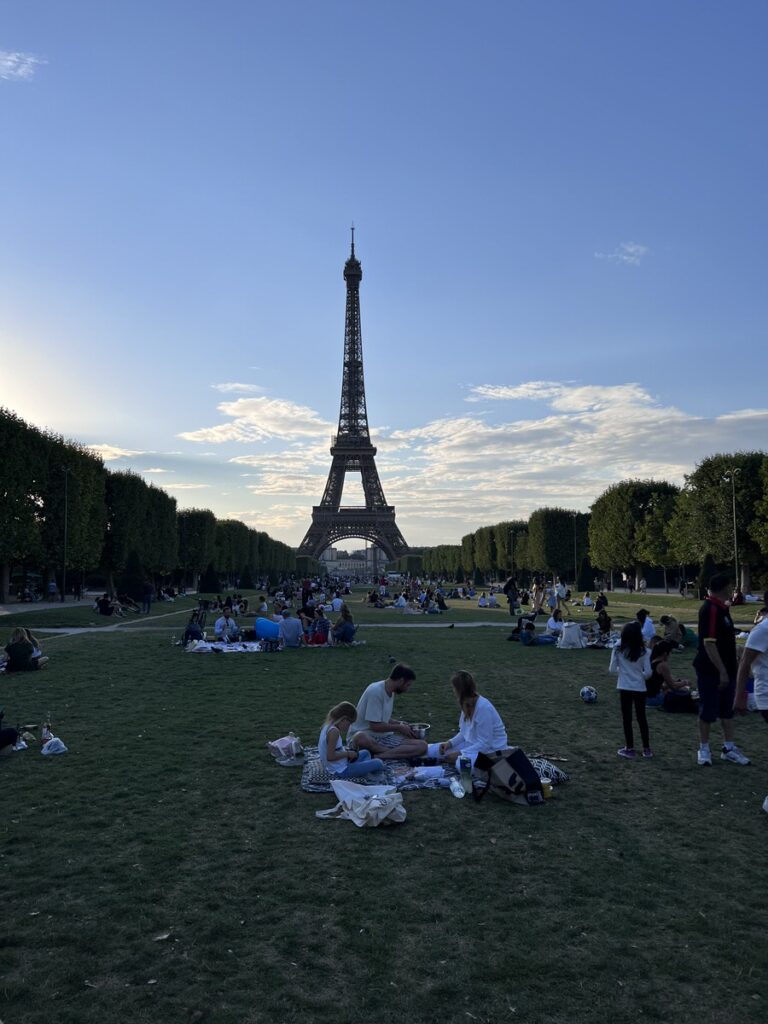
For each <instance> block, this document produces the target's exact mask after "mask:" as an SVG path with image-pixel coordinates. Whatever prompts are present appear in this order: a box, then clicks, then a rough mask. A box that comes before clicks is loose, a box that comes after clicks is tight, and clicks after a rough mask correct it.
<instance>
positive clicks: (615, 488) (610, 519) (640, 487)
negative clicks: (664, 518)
mask: <svg viewBox="0 0 768 1024" xmlns="http://www.w3.org/2000/svg"><path fill="white" fill-rule="evenodd" d="M677 491H678V488H677V487H675V485H674V484H670V483H668V482H667V481H666V480H622V481H621V482H620V483H617V484H613V485H612V486H611V487H609V488H608V489H607V490H606V491H604V492H603V493H602V494H601V495H600V497H599V498H597V500H596V501H595V502H594V504H593V505H592V509H591V512H592V518H591V520H590V523H589V553H590V558H591V560H592V563H593V565H597V566H599V567H600V568H601V569H603V570H604V571H608V572H609V573H610V575H611V586H613V573H614V572H615V571H616V570H617V569H618V570H624V571H627V572H633V573H634V574H635V576H636V577H639V576H641V575H642V561H643V559H642V557H641V556H640V552H639V549H638V539H639V532H640V530H641V528H642V526H643V524H644V523H645V520H646V516H647V515H648V514H649V513H650V512H652V510H653V508H654V507H655V504H657V503H658V502H659V501H660V500H661V497H662V496H664V495H668V494H671V495H673V496H674V495H675V494H677Z"/></svg>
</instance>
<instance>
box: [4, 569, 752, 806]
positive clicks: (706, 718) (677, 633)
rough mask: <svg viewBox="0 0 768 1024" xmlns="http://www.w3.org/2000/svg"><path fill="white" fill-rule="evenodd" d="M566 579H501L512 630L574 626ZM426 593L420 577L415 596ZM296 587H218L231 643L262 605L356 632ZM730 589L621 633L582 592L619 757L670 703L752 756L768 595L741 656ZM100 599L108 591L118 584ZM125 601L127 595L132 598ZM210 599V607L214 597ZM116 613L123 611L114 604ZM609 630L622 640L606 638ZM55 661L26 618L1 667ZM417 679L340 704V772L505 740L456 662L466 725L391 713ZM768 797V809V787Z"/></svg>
mask: <svg viewBox="0 0 768 1024" xmlns="http://www.w3.org/2000/svg"><path fill="white" fill-rule="evenodd" d="M558 584H559V581H556V583H555V585H554V586H553V587H550V588H545V587H540V586H539V585H538V583H537V581H536V580H534V584H533V587H532V589H531V591H530V593H529V594H528V595H523V594H521V592H520V591H519V590H518V588H517V585H516V582H515V581H514V580H513V579H511V580H509V581H508V582H507V584H506V585H505V587H504V588H501V591H500V592H503V593H504V596H505V597H506V598H507V601H508V602H509V607H510V613H511V614H512V615H514V614H516V612H517V611H518V610H519V609H520V604H521V600H522V599H523V598H524V597H525V598H527V600H528V601H530V602H531V604H532V610H531V612H529V613H528V614H523V615H520V616H519V617H518V626H517V629H516V630H515V631H513V635H514V634H515V633H516V634H517V638H518V639H519V640H520V641H521V642H523V643H529V644H530V643H534V642H535V643H537V644H538V643H545V644H546V643H554V642H556V641H557V638H558V636H559V635H560V634H561V633H562V631H563V630H564V629H565V627H566V626H567V625H568V623H566V621H565V619H564V615H563V612H564V611H566V612H567V611H568V602H569V595H568V593H567V591H566V590H565V589H564V590H563V593H560V591H559V586H558ZM421 592H422V590H421V588H420V590H419V594H418V595H417V597H416V599H417V600H419V597H420V595H421ZM423 593H424V598H425V599H426V600H428V601H434V600H435V599H436V597H435V592H434V591H432V592H431V593H430V590H429V589H427V590H424V591H423ZM295 596H296V597H297V599H298V607H297V608H296V610H295V611H294V609H293V607H292V605H293V597H294V594H285V593H284V592H278V593H277V594H275V595H273V601H272V604H271V606H270V603H269V602H268V600H267V597H266V595H261V596H260V597H259V598H258V599H257V600H255V601H254V602H253V606H252V608H250V609H249V604H248V601H247V600H246V599H244V598H242V597H241V595H239V594H233V595H232V596H231V597H230V596H228V597H227V598H225V599H223V600H221V599H219V598H217V599H216V610H219V611H220V612H221V614H220V615H219V616H218V617H217V619H216V621H215V624H214V635H215V637H216V639H217V640H219V641H221V642H222V643H235V642H238V641H239V640H240V638H241V637H242V635H243V633H244V629H243V628H242V626H241V625H240V624H239V621H238V620H239V619H240V620H242V618H243V617H244V616H245V615H249V614H250V615H255V626H256V629H255V632H256V633H257V635H258V623H259V622H260V621H261V622H264V623H269V624H270V626H271V627H272V630H273V631H274V630H275V629H276V631H277V632H276V636H277V638H278V641H279V643H280V644H281V645H282V646H284V647H288V648H291V647H292V648H297V647H301V646H305V645H311V646H315V645H317V646H320V645H327V644H333V643H342V644H344V643H351V642H352V641H353V639H354V635H355V623H354V618H353V616H352V613H351V611H350V609H349V607H348V605H347V604H346V602H345V600H344V597H345V596H346V595H343V594H342V592H341V591H340V590H339V591H334V592H332V593H331V594H330V595H328V594H326V593H325V592H323V591H318V590H316V589H313V588H311V587H309V586H307V587H302V588H301V593H300V598H299V591H298V589H297V591H296V592H295ZM373 596H376V597H381V594H380V593H377V592H376V591H371V592H370V593H369V595H368V597H367V601H368V603H369V604H372V603H373V601H372V600H371V598H372V597H373ZM402 596H404V594H399V595H398V598H399V597H402ZM441 596H442V595H441ZM483 597H485V595H484V594H481V597H480V600H482V599H483ZM732 597H733V593H732V591H731V588H730V581H729V579H728V577H727V576H725V575H723V574H716V575H714V576H713V577H712V579H711V580H710V583H709V588H708V593H707V597H706V600H705V601H704V603H703V604H702V605H701V608H700V610H699V615H698V633H697V636H695V635H694V634H693V633H692V631H691V630H689V629H687V628H686V627H685V626H684V625H682V624H681V623H680V622H678V620H677V619H676V618H674V617H673V616H671V615H662V616H661V617H660V619H659V624H658V627H657V626H656V624H655V623H654V622H653V619H652V616H651V614H650V612H649V610H648V609H646V608H641V609H639V610H638V611H637V613H636V615H635V618H634V619H633V620H631V621H630V622H627V623H626V624H625V625H624V626H623V627H622V629H621V632H620V634H617V633H616V631H614V628H613V623H612V620H611V617H610V614H609V612H608V598H607V597H606V595H605V593H604V592H603V591H602V590H601V591H599V592H598V593H597V595H596V597H595V598H594V599H593V598H592V596H591V594H590V593H585V594H584V597H583V599H582V600H581V601H580V602H579V603H580V606H581V607H582V608H587V609H592V610H593V611H594V613H595V621H594V623H588V624H586V626H585V627H579V628H586V629H588V630H589V631H590V633H591V634H595V633H596V634H597V636H598V637H603V638H605V640H606V646H610V647H611V653H610V660H609V665H608V671H609V672H610V673H611V674H613V675H615V676H616V677H617V690H618V692H619V704H620V710H621V718H622V725H623V732H624V745H623V746H622V747H621V748H619V750H618V751H617V753H618V756H619V757H621V758H624V759H627V760H632V759H635V758H636V757H638V756H640V755H641V756H642V757H644V758H650V757H652V756H653V750H652V747H651V740H650V730H649V725H648V716H647V714H646V709H647V708H648V707H654V706H662V707H664V708H665V709H666V710H670V711H677V710H681V711H697V712H698V721H699V748H698V751H697V762H698V764H699V765H702V766H707V765H711V764H712V756H713V755H712V751H711V746H710V740H711V729H712V725H713V724H715V723H716V722H718V721H719V722H720V726H721V729H722V733H723V742H722V750H721V754H720V757H721V759H722V760H724V761H729V762H732V763H734V764H738V765H746V764H749V759H748V758H747V757H746V755H745V754H744V753H743V752H742V751H741V750H740V749H739V748H738V746H737V745H736V742H735V726H734V716H735V715H736V714H738V713H742V712H744V711H746V709H747V694H748V689H749V687H750V685H751V686H752V690H753V696H752V706H753V707H754V708H756V710H758V711H759V712H760V713H761V715H762V717H763V718H764V719H765V721H766V722H768V594H766V595H765V597H764V599H763V603H762V606H761V607H760V608H759V609H758V611H757V614H756V615H755V620H754V626H753V628H752V629H751V631H750V632H749V634H748V636H747V637H746V643H745V645H744V649H743V651H742V652H741V657H738V655H737V646H736V634H737V629H736V627H735V626H734V623H733V620H732V619H731V615H730V607H731V603H732ZM170 599H172V597H171V598H170ZM411 599H412V598H410V597H409V598H408V600H411ZM101 600H109V597H108V595H106V594H105V595H104V597H103V598H101V599H100V601H101ZM545 602H546V604H547V607H548V610H549V617H548V619H547V623H546V628H545V630H544V632H543V633H542V634H536V632H535V626H534V620H535V618H536V617H537V615H538V614H539V613H542V606H543V605H544V603H545ZM119 603H120V605H121V606H125V603H124V601H123V600H120V601H119ZM420 603H421V602H420ZM128 607H130V605H128ZM209 607H211V608H212V605H211V603H209ZM205 610H208V609H205ZM104 614H107V613H106V612H105V613H104ZM109 614H117V613H116V612H115V610H114V609H113V610H112V612H110V613H109ZM202 614H203V609H198V610H196V611H195V612H193V614H192V617H191V619H190V621H189V623H188V625H187V627H186V630H185V633H184V641H185V643H188V642H189V641H192V640H200V639H202V638H203V637H204V636H205V633H204V630H203V628H202V624H201V617H202ZM332 617H333V619H334V620H335V621H332ZM573 625H576V624H573ZM526 638H528V639H527V640H526ZM611 638H612V642H608V641H609V639H611ZM693 640H696V642H697V651H696V655H695V658H694V661H693V668H694V671H695V676H696V678H695V682H693V681H690V680H687V679H684V678H681V677H679V676H677V675H675V673H674V672H673V670H672V667H671V663H670V662H671V657H672V655H673V654H674V653H675V652H677V651H682V650H683V649H684V648H685V646H687V645H688V644H690V643H691V642H692V641H693ZM47 661H48V659H47V658H46V657H45V656H44V655H43V653H42V648H41V645H40V642H39V640H38V639H37V638H36V637H35V636H34V635H33V634H32V633H31V632H30V631H29V630H28V629H25V628H23V627H17V628H16V629H14V630H13V632H12V634H11V637H10V640H9V642H8V644H7V645H6V646H5V650H4V658H3V659H2V666H1V667H2V669H3V670H4V671H5V672H26V671H37V670H39V669H42V668H43V667H44V666H45V665H46V663H47ZM415 678H416V674H415V672H414V670H413V669H412V668H410V667H409V666H408V665H404V664H396V665H395V666H394V667H393V669H392V670H391V672H390V674H389V676H388V678H387V679H384V680H380V681H378V682H375V683H371V685H370V686H368V687H367V688H366V690H365V691H364V693H363V694H362V696H361V697H360V699H359V701H358V703H357V705H354V704H351V703H349V702H347V701H343V702H341V703H339V704H336V705H335V706H334V707H333V708H331V710H330V711H329V713H328V716H327V718H326V721H325V723H324V724H323V727H322V729H321V732H320V737H319V743H318V745H319V750H320V758H321V761H322V762H323V764H324V765H325V767H326V768H327V769H328V771H329V772H330V773H331V774H333V775H336V776H338V777H343V778H354V777H356V776H361V775H364V774H368V773H370V772H373V771H376V770H378V769H380V768H381V766H382V764H383V762H384V761H385V760H388V759H392V758H398V759H402V758H406V759H411V758H419V757H425V756H427V755H428V756H429V757H430V758H434V759H435V760H437V761H441V762H444V763H447V764H450V763H452V762H454V761H455V760H456V758H457V757H459V756H461V757H465V758H468V759H469V761H470V762H471V763H472V764H474V760H475V758H476V756H477V754H478V753H481V752H482V753H492V752H495V751H497V750H501V749H503V748H505V747H506V746H507V733H506V729H505V727H504V723H503V721H502V719H501V717H500V715H499V714H498V712H497V710H496V709H495V708H494V706H493V704H492V703H491V702H490V701H489V700H488V699H487V698H486V697H483V696H482V695H481V694H480V693H479V692H478V689H477V685H476V683H475V680H474V678H473V676H472V675H471V673H469V672H466V671H460V672H456V673H455V674H454V675H453V676H452V678H451V686H452V689H453V692H454V694H455V697H456V700H457V702H458V705H459V711H460V714H459V724H458V731H457V733H456V735H455V736H453V737H451V738H450V739H447V740H443V741H442V742H440V743H431V744H427V742H426V740H423V739H421V738H419V737H418V736H417V735H416V733H415V731H414V728H413V727H412V726H411V725H410V724H408V723H407V722H404V721H402V720H399V719H395V718H393V704H394V700H395V697H396V696H398V695H403V694H406V693H407V692H408V690H409V689H410V688H411V686H412V685H413V683H414V681H415ZM635 724H636V725H637V727H638V729H639V732H640V739H641V747H640V748H639V752H638V750H637V749H636V748H635V737H634V726H635ZM12 731H13V730H4V733H3V735H4V737H5V740H4V746H5V747H6V748H7V747H8V745H9V744H8V742H7V734H8V733H10V732H12ZM345 738H346V742H345ZM764 807H765V809H766V810H768V797H766V803H765V805H764Z"/></svg>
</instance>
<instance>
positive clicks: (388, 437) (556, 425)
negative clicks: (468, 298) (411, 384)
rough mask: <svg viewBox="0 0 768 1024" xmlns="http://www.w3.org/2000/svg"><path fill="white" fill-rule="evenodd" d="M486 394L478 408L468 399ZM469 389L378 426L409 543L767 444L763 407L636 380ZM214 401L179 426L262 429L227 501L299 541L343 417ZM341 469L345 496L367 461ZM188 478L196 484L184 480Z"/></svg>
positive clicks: (384, 473) (248, 432) (234, 463)
mask: <svg viewBox="0 0 768 1024" xmlns="http://www.w3.org/2000/svg"><path fill="white" fill-rule="evenodd" d="M531 401H533V402H535V405H534V406H531V405H530V403H531ZM480 402H482V403H484V408H482V409H480V408H478V407H477V406H476V405H475V406H473V404H471V403H480ZM466 403H467V404H465V405H464V406H463V409H462V410H461V413H460V414H459V415H456V416H445V417H441V418H439V419H435V420H432V421H430V422H427V423H424V422H423V421H422V422H419V421H418V420H416V421H415V422H414V421H412V423H411V424H410V425H407V426H405V427H403V428H401V429H397V430H393V429H391V428H387V427H382V426H378V427H374V428H373V429H372V431H371V434H372V437H373V439H374V443H375V444H376V446H377V447H378V450H379V453H378V456H377V460H376V461H377V468H378V471H379V474H380V476H381V478H382V480H383V483H384V487H385V493H386V497H387V500H388V501H389V502H390V503H391V504H393V505H395V506H396V508H397V519H398V524H399V525H400V527H401V529H402V530H403V533H404V534H405V537H406V539H407V540H408V542H409V543H411V544H437V543H443V542H446V543H450V542H456V541H457V540H458V539H459V538H460V537H461V536H462V534H464V533H466V532H468V531H469V530H473V529H475V528H476V527H478V526H481V525H483V524H484V523H492V522H498V521H499V520H502V519H505V518H509V517H510V516H520V517H521V518H524V517H526V516H528V515H529V514H530V513H531V512H532V511H534V510H535V509H536V508H540V507H541V506H542V505H561V506H564V507H567V508H573V509H581V510H586V509H588V508H589V506H590V504H591V503H592V502H593V501H594V499H595V498H596V497H597V495H599V494H600V493H602V491H604V490H605V488H606V487H608V486H609V485H610V484H612V483H615V482H616V481H618V480H621V479H625V478H627V477H632V476H637V477H644V478H655V479H664V480H671V481H673V482H676V483H682V482H683V480H684V476H685V474H686V473H689V472H690V471H691V469H692V468H693V466H694V465H695V464H696V462H697V461H699V460H700V459H702V458H704V457H705V456H707V455H709V454H711V453H712V452H714V451H736V450H740V449H746V448H763V447H765V437H766V436H768V408H766V409H742V410H739V411H735V412H733V411H724V413H723V414H722V415H720V416H717V417H704V416H698V415H694V414H692V413H689V412H687V411H685V410H684V409H681V408H679V407H678V406H675V405H670V404H666V403H664V402H662V401H660V400H659V398H658V397H656V396H655V395H654V394H653V393H652V392H651V391H650V390H648V389H647V388H646V387H644V386H643V385H641V384H639V383H634V382H627V383H619V384H612V385H604V384H592V383H589V382H587V383H584V382H580V381H554V380H545V381H522V382H512V383H509V384H504V383H501V384H482V383H481V384H477V385H475V386H473V387H471V388H470V389H469V390H468V392H467V396H466ZM218 408H219V412H220V413H221V414H222V415H223V416H224V417H225V418H226V422H224V423H221V424H220V425H219V426H217V427H213V428H204V429H203V431H191V432H189V434H187V435H184V436H185V437H187V439H194V440H199V441H208V442H210V441H212V440H216V441H219V440H222V441H223V440H238V441H244V440H245V441H247V440H251V441H260V442H261V441H263V442H265V443H264V444H263V445H260V446H259V448H258V449H256V450H251V451H247V452H244V453H243V454H242V455H234V456H232V455H231V454H230V453H229V452H228V453H227V456H228V457H227V458H226V465H227V466H229V467H230V470H231V472H232V474H233V480H235V479H236V483H235V485H234V486H229V487H228V488H227V489H228V490H229V492H230V495H232V496H234V495H236V494H240V495H241V499H240V501H241V504H240V508H245V509H247V510H248V511H247V512H243V513H240V512H239V511H237V512H236V511H235V509H236V508H237V504H236V503H235V502H236V499H234V500H233V497H230V498H229V499H228V504H227V508H226V514H227V515H230V516H231V515H236V516H238V517H240V518H243V520H244V521H245V522H248V523H249V525H253V526H256V527H257V528H259V529H266V530H269V531H270V532H272V533H273V535H274V536H279V537H280V539H282V540H285V541H287V542H288V543H293V544H295V543H298V541H299V540H300V538H301V535H302V534H303V532H304V531H305V530H306V528H307V526H308V525H309V521H310V515H311V506H312V505H313V504H315V503H316V502H317V501H318V500H319V498H320V496H321V494H322V492H323V488H324V486H325V482H326V479H327V474H328V470H329V467H330V454H329V451H328V441H329V437H328V435H329V434H331V433H332V432H333V429H334V427H335V424H330V423H328V422H326V421H325V420H323V418H322V417H321V416H320V415H319V413H317V412H316V411H315V410H313V409H311V408H308V407H306V406H300V405H296V404H295V403H293V402H289V401H286V400H281V399H275V398H263V397H262V398H259V397H256V398H243V399H239V400H237V401H231V402H224V403H222V404H221V405H219V407H218ZM211 431H213V436H211ZM145 461H148V458H147V457H146V456H145ZM202 463H205V464H207V461H206V460H201V464H202ZM219 472H221V470H219ZM245 473H247V474H248V477H247V478H241V476H240V475H241V474H245ZM187 479H190V477H188V478H187ZM191 479H194V477H192V478H191ZM221 483H224V481H223V480H222V481H221ZM345 483H346V484H347V487H345V498H344V500H345V502H346V500H347V490H349V491H353V490H355V488H356V487H358V488H359V475H357V474H350V476H349V478H348V480H347V481H345ZM219 486H220V484H219V485H217V486H216V493H218V489H219ZM224 486H225V487H226V486H227V485H226V484H224ZM168 489H169V490H171V491H172V492H174V493H175V492H176V490H177V489H176V488H174V487H173V486H169V488H168ZM184 489H191V488H185V487H181V488H178V493H179V494H181V491H182V490H184ZM210 493H211V496H212V495H213V493H214V492H213V491H211V492H210ZM246 495H247V497H246ZM353 503H354V501H353ZM214 511H217V510H216V509H214ZM217 514H221V513H219V512H218V511H217Z"/></svg>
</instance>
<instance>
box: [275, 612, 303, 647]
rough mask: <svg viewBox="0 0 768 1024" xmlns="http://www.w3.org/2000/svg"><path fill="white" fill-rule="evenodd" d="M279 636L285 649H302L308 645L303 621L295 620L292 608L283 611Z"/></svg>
mask: <svg viewBox="0 0 768 1024" xmlns="http://www.w3.org/2000/svg"><path fill="white" fill-rule="evenodd" d="M278 636H279V638H280V640H281V641H282V643H283V646H284V647H302V646H303V645H304V644H305V643H306V638H305V636H304V627H303V626H302V624H301V620H300V619H295V618H293V616H292V615H291V609H290V608H285V609H284V610H283V621H282V622H281V623H280V630H279V633H278Z"/></svg>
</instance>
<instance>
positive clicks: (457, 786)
mask: <svg viewBox="0 0 768 1024" xmlns="http://www.w3.org/2000/svg"><path fill="white" fill-rule="evenodd" d="M451 792H452V793H453V795H454V796H455V797H456V799H457V800H463V798H464V787H463V786H462V784H461V783H460V782H459V780H458V779H457V778H453V779H451Z"/></svg>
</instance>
